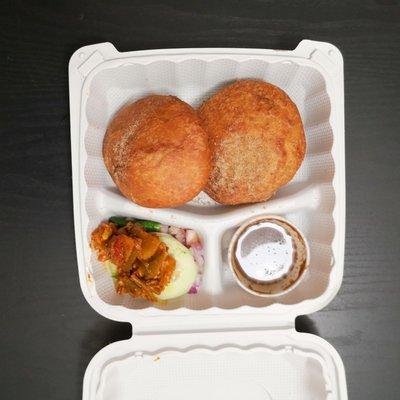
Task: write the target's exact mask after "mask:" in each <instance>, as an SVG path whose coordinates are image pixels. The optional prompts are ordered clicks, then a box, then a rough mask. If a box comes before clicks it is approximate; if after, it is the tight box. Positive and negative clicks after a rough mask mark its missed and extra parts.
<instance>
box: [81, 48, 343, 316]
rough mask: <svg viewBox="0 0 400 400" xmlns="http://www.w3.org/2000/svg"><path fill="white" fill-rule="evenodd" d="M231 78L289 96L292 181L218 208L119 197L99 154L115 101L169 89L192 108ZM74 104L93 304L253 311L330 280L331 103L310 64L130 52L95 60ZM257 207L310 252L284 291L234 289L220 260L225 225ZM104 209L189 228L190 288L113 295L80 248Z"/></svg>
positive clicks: (302, 295)
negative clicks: (167, 294) (263, 198)
mask: <svg viewBox="0 0 400 400" xmlns="http://www.w3.org/2000/svg"><path fill="white" fill-rule="evenodd" d="M239 78H257V79H263V80H265V81H267V82H270V83H273V84H275V85H277V86H279V87H280V88H282V89H283V90H284V91H285V92H286V93H287V94H288V95H289V96H290V98H291V99H292V100H293V101H294V102H295V103H296V105H297V107H298V109H299V111H300V114H301V117H302V121H303V124H304V129H305V133H306V140H307V153H306V157H305V160H304V162H303V164H302V166H301V168H300V169H299V171H298V172H297V174H296V176H295V177H294V179H293V180H292V181H291V182H289V183H288V184H287V185H286V186H284V187H282V188H281V189H280V190H279V191H278V192H277V193H276V194H275V196H274V197H273V198H271V199H270V200H268V201H267V202H264V203H259V204H250V205H241V206H235V207H232V206H222V205H219V204H217V203H215V202H214V201H213V200H212V199H210V198H209V197H208V196H207V195H206V194H205V193H200V194H199V195H198V196H197V197H196V198H195V199H193V200H192V201H191V202H189V203H187V204H185V205H183V206H181V207H179V208H177V209H147V208H143V207H140V206H138V205H136V204H134V203H132V202H131V201H129V200H127V199H126V198H124V197H123V196H122V195H121V194H120V193H119V191H118V189H117V188H116V186H115V184H114V183H113V181H112V179H111V178H110V176H109V174H108V172H107V170H106V168H105V166H104V163H103V160H102V140H103V136H104V133H105V131H106V129H107V125H108V123H109V122H110V120H111V119H112V117H113V115H114V114H115V113H116V112H117V111H118V110H119V108H120V107H121V106H123V105H124V104H126V103H127V102H132V101H135V100H137V99H139V98H141V97H143V96H146V95H148V94H151V93H159V94H171V95H176V96H178V97H179V98H181V99H182V100H184V101H186V102H188V103H189V104H191V105H192V106H194V107H197V106H198V105H199V104H201V102H202V101H203V100H204V99H206V98H207V97H208V96H209V95H210V94H212V93H213V92H214V91H215V90H217V89H218V88H219V87H221V86H222V85H224V84H226V83H229V82H231V81H233V80H235V79H239ZM82 111H83V112H82V121H81V122H82V124H81V126H82V127H84V130H83V133H84V135H83V137H82V139H81V140H82V141H83V143H82V144H83V146H82V148H83V171H84V172H83V181H84V186H85V189H86V191H85V196H84V210H85V211H84V212H85V213H86V217H87V218H86V222H87V224H86V226H85V229H84V230H85V233H86V237H85V240H86V241H87V244H86V245H85V251H86V255H87V257H86V260H89V261H88V262H89V264H90V268H89V269H91V271H92V277H93V279H92V281H90V279H89V280H88V282H87V284H88V285H90V286H91V292H92V294H93V296H95V297H96V296H97V297H98V298H99V299H100V301H101V302H103V303H106V304H107V305H110V306H123V307H125V308H128V309H137V310H146V309H151V310H154V308H155V309H168V310H177V309H180V308H182V307H183V308H186V309H191V310H205V309H208V308H210V307H219V308H223V309H236V308H239V307H241V306H250V307H258V308H259V307H266V306H269V305H271V304H273V303H279V304H281V305H288V306H293V305H295V304H299V303H301V302H302V301H304V300H312V299H317V298H318V297H320V296H322V295H323V294H324V293H325V292H326V290H327V287H328V285H329V282H330V279H331V278H332V271H333V264H332V254H333V249H332V240H333V237H334V232H335V222H334V218H333V210H334V206H335V191H334V188H333V183H332V182H333V179H334V172H335V163H334V159H333V156H332V154H331V148H332V145H333V129H332V125H331V119H332V118H331V111H332V105H331V99H330V96H329V94H328V88H327V82H326V79H325V77H324V75H323V73H322V72H321V70H320V69H318V68H316V67H314V66H313V65H312V62H311V61H308V62H301V61H299V60H297V61H292V60H290V59H287V60H282V59H280V60H279V61H276V60H275V59H274V57H273V56H271V57H258V58H257V56H252V57H250V58H249V59H244V60H243V59H242V60H240V61H239V60H236V59H235V58H234V57H232V58H229V57H228V56H220V57H214V58H212V59H201V58H200V57H199V58H188V59H184V60H181V61H179V62H176V61H171V60H168V59H167V57H166V59H163V60H157V61H152V62H148V61H141V62H139V61H136V60H135V58H131V59H125V60H124V62H123V63H121V64H116V65H115V64H113V65H110V66H107V63H105V64H104V65H103V66H100V68H97V69H96V70H95V71H94V72H92V74H90V76H89V77H88V78H87V80H86V82H85V85H84V90H83V98H82ZM257 214H277V215H281V216H283V217H285V218H287V219H288V220H289V221H290V222H292V223H294V224H295V225H297V226H298V228H299V229H300V230H302V231H303V233H304V234H305V237H306V239H307V240H308V241H309V245H310V250H311V265H310V272H309V276H308V277H307V279H306V280H305V281H304V282H302V283H301V284H300V285H299V286H298V287H297V288H296V289H295V290H293V291H292V292H290V293H288V294H286V295H283V296H280V297H276V298H273V299H271V298H268V299H267V298H258V297H256V296H254V295H251V294H248V293H246V292H245V291H243V290H242V289H241V288H240V287H239V286H238V285H237V284H236V282H235V281H234V277H233V276H232V274H231V272H230V270H229V268H228V265H227V260H226V252H227V243H228V241H229V237H230V235H232V229H234V228H235V227H237V226H238V225H239V224H240V223H241V222H244V220H245V219H246V218H249V217H252V216H254V215H257ZM111 215H126V216H134V217H137V218H142V219H151V220H155V221H159V222H162V223H166V224H170V225H175V226H180V227H185V228H193V229H195V230H196V231H198V232H199V233H200V235H201V236H202V239H203V241H204V245H205V257H206V262H205V267H204V276H203V280H202V285H201V288H200V292H199V293H198V294H195V295H186V296H183V297H182V298H180V299H176V300H170V301H168V303H167V304H151V303H149V302H146V301H141V300H137V299H132V298H130V297H129V296H119V295H117V294H116V293H115V291H114V288H113V284H112V281H111V278H110V277H109V276H108V275H107V272H106V271H105V269H104V268H103V267H102V266H101V265H100V263H98V262H97V261H96V258H95V255H94V254H92V253H91V250H90V248H89V246H88V242H89V237H90V232H91V231H92V230H93V229H94V228H95V227H96V226H97V224H98V223H99V222H101V221H102V220H104V219H107V218H108V217H109V216H111ZM84 221H85V219H84Z"/></svg>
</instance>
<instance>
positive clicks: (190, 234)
mask: <svg viewBox="0 0 400 400" xmlns="http://www.w3.org/2000/svg"><path fill="white" fill-rule="evenodd" d="M199 241H200V239H199V236H198V235H197V232H196V231H194V230H193V229H186V245H187V246H188V247H190V246H193V245H194V244H195V243H197V242H199Z"/></svg>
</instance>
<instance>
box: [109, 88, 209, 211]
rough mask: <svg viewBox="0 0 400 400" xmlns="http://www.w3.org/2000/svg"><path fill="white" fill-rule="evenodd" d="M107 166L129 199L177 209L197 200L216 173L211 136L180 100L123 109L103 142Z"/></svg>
mask: <svg viewBox="0 0 400 400" xmlns="http://www.w3.org/2000/svg"><path fill="white" fill-rule="evenodd" d="M103 157H104V163H105V165H106V167H107V169H108V171H109V173H110V175H111V177H112V178H113V180H114V182H115V183H116V185H117V186H118V188H119V189H120V191H121V192H122V194H123V195H124V196H126V197H127V198H129V199H131V200H132V201H134V202H135V203H137V204H140V205H142V206H145V207H176V206H179V205H181V204H183V203H186V202H187V201H189V200H191V199H192V198H193V197H195V196H196V195H197V194H198V193H199V192H200V191H201V190H202V189H203V188H204V186H205V184H206V182H207V179H208V175H209V171H210V153H209V148H208V144H207V134H206V133H205V131H204V130H203V128H202V127H201V125H200V121H199V119H198V117H197V114H196V113H195V111H194V110H193V109H192V108H191V107H190V106H189V105H188V104H186V103H185V102H183V101H181V100H179V99H178V98H176V97H174V96H158V95H152V96H148V97H145V98H143V99H141V100H138V101H136V102H135V103H132V104H129V105H127V106H125V107H123V108H122V109H121V110H120V111H119V112H118V113H117V114H116V116H115V117H114V119H113V120H112V121H111V123H110V125H109V127H108V129H107V132H106V134H105V137H104V142H103Z"/></svg>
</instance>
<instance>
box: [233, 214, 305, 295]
mask: <svg viewBox="0 0 400 400" xmlns="http://www.w3.org/2000/svg"><path fill="white" fill-rule="evenodd" d="M309 259H310V250H309V247H308V243H307V240H306V239H305V237H304V235H303V234H302V233H301V232H300V230H299V229H298V228H297V227H296V226H295V225H293V224H292V223H291V222H289V221H287V220H286V219H284V218H282V217H280V216H277V215H260V216H257V217H254V218H252V219H250V220H248V221H246V222H245V223H243V224H242V225H241V226H240V227H239V228H238V229H237V231H236V232H235V233H234V235H233V237H232V239H231V242H230V244H229V249H228V261H229V266H230V268H231V271H232V273H233V275H234V276H235V278H236V281H237V283H238V284H239V285H240V286H241V287H242V288H243V289H244V290H246V291H247V292H249V293H252V294H254V295H256V296H262V297H273V296H281V295H283V294H286V293H288V292H289V291H291V290H293V289H294V288H295V287H296V286H297V285H299V283H300V282H301V281H302V280H303V278H304V276H305V273H306V271H307V270H308V266H309Z"/></svg>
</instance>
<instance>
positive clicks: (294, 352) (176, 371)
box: [83, 331, 347, 400]
mask: <svg viewBox="0 0 400 400" xmlns="http://www.w3.org/2000/svg"><path fill="white" fill-rule="evenodd" d="M345 388H346V385H345V377H344V374H343V366H342V363H341V360H340V358H339V357H338V355H337V353H336V352H335V351H334V350H333V349H332V348H331V347H330V346H329V345H328V344H327V343H326V342H325V341H323V340H322V339H320V338H318V337H316V336H314V335H309V334H299V333H293V332H287V331H270V332H262V331H261V332H254V331H253V332H251V331H250V332H248V331H247V332H246V331H240V332H224V333H210V332H208V333H202V335H201V336H199V335H197V334H190V333H189V334H188V333H181V334H168V335H161V336H157V335H155V336H152V335H151V336H146V335H145V336H143V335H138V336H137V337H135V338H133V339H131V340H127V341H123V342H118V343H115V344H112V345H110V346H107V347H106V348H104V349H103V350H101V351H100V352H99V353H98V354H97V355H96V356H95V357H94V359H93V360H92V361H91V363H90V365H89V367H88V369H87V371H86V375H85V380H84V392H83V394H84V398H85V399H87V400H111V399H115V398H118V399H119V400H128V399H141V400H142V399H143V400H144V399H146V400H147V399H148V400H150V399H151V400H158V399H159V400H161V399H162V400H185V399H188V398H190V399H193V400H200V399H205V398H206V399H210V400H219V399H232V400H234V399H238V400H239V399H252V400H261V399H262V400H269V399H273V400H289V399H293V400H294V399H296V400H322V399H324V400H345V399H346V398H347V397H346V390H345Z"/></svg>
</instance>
